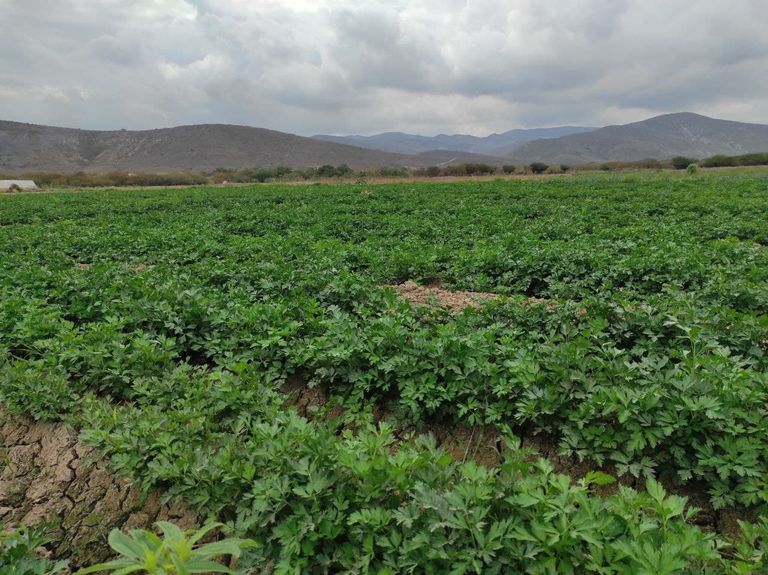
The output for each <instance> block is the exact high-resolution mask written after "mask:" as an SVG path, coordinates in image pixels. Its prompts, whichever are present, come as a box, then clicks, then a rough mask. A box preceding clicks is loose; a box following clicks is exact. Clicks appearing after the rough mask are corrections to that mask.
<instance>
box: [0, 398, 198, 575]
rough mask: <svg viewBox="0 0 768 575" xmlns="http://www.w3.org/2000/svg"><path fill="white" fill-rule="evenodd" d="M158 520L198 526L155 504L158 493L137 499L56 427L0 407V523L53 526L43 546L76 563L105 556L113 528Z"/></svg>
mask: <svg viewBox="0 0 768 575" xmlns="http://www.w3.org/2000/svg"><path fill="white" fill-rule="evenodd" d="M160 520H167V521H172V522H174V523H176V524H177V525H179V526H180V527H182V528H184V529H189V528H192V527H196V526H198V524H199V522H200V518H199V517H198V515H197V514H196V513H194V512H193V511H191V510H190V509H188V508H187V507H186V506H184V505H183V504H180V503H173V504H169V503H161V499H160V495H159V493H157V492H154V493H151V494H150V495H149V496H148V497H143V496H142V494H141V492H140V491H139V489H138V488H136V487H132V486H131V485H129V483H128V482H127V481H126V480H125V479H122V478H118V477H116V475H115V474H114V472H112V471H111V470H110V469H108V468H107V466H106V464H105V463H104V462H98V461H96V457H95V453H94V452H93V449H92V448H90V447H88V446H86V445H84V444H83V443H82V442H81V441H79V440H78V436H77V433H76V432H75V431H74V430H72V429H70V428H68V427H67V426H66V425H64V424H63V423H36V422H34V421H32V420H30V419H28V418H23V417H16V416H12V415H10V414H8V413H7V412H6V411H5V410H4V409H3V408H2V406H0V525H3V527H11V528H12V527H13V526H15V525H18V524H19V523H25V524H27V525H39V524H43V523H48V522H53V523H54V524H55V526H54V528H53V541H52V542H51V543H50V544H49V545H48V546H47V548H48V549H49V551H50V552H51V553H52V555H53V556H55V557H57V558H69V559H70V560H71V562H72V565H73V566H81V565H86V564H93V563H96V562H99V561H103V560H105V559H107V558H108V557H109V556H110V555H111V553H110V550H109V548H108V546H107V535H108V533H109V531H111V530H112V529H113V528H116V527H117V528H121V529H132V528H148V527H150V526H151V525H152V524H153V523H154V522H155V521H160Z"/></svg>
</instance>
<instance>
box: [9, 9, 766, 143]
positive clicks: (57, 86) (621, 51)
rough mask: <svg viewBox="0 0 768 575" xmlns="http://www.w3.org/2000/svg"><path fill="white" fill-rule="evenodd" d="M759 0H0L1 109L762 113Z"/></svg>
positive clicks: (493, 125)
mask: <svg viewBox="0 0 768 575" xmlns="http://www.w3.org/2000/svg"><path fill="white" fill-rule="evenodd" d="M766 21H768V4H766V3H765V2H764V1H762V0H734V1H731V2H725V1H724V0H700V1H699V2H696V3H690V2H684V1H682V0H563V1H561V2H556V3H555V2H545V1H543V0H466V1H464V0H413V1H405V0H357V1H354V0H290V1H288V0H284V1H277V0H133V1H130V2H129V1H127V0H57V2H50V1H48V0H0V27H1V28H2V29H3V51H2V55H1V56H0V110H2V113H0V116H1V117H2V119H13V120H19V121H28V122H36V123H47V124H55V125H66V126H78V127H86V128H99V129H101V128H150V127H161V126H170V125H178V124H187V123H201V122H229V123H242V124H249V125H255V126H264V127H268V128H273V129H279V130H285V131H290V132H294V133H300V134H312V133H316V132H332V133H348V132H355V133H372V132H377V131H384V130H403V131H410V132H421V133H425V134H432V133H438V132H469V133H475V134H485V133H488V132H492V131H502V130H505V129H510V128H513V127H530V126H540V125H557V124H563V123H573V124H589V125H601V124H605V123H617V122H628V121H634V120H639V119H642V118H644V117H647V116H650V115H653V114H657V113H664V112H671V111H680V110H690V111H696V112H701V113H707V114H710V115H714V116H721V117H726V118H730V119H737V120H745V121H756V122H768V98H766V96H765V94H768V34H765V32H764V29H763V28H764V22H766Z"/></svg>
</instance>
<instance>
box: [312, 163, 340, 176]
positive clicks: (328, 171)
mask: <svg viewBox="0 0 768 575" xmlns="http://www.w3.org/2000/svg"><path fill="white" fill-rule="evenodd" d="M315 175H316V176H318V177H319V178H332V177H333V176H335V175H336V168H334V167H333V166H332V165H330V164H325V165H322V166H320V167H319V168H317V171H316V172H315Z"/></svg>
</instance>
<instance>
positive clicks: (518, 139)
mask: <svg viewBox="0 0 768 575" xmlns="http://www.w3.org/2000/svg"><path fill="white" fill-rule="evenodd" d="M595 129H596V128H582V127H577V126H560V127H557V128H532V129H517V130H509V131H508V132H503V133H501V134H491V135H490V136H485V137H478V136H469V135H466V134H453V135H447V134H440V135H438V136H418V135H415V134H406V133H403V132H385V133H382V134H375V135H373V136H331V135H327V134H318V135H316V136H312V137H313V138H315V139H318V140H323V141H326V142H334V143H337V144H348V145H351V146H359V147H361V148H367V149H369V150H381V151H383V152H391V153H397V154H420V153H423V152H431V151H434V150H450V151H456V152H469V153H473V154H484V155H487V156H508V155H509V154H511V153H512V151H514V150H515V149H516V148H517V147H518V146H520V145H521V144H523V143H524V142H530V141H532V140H536V139H540V138H559V137H561V136H566V135H570V134H579V133H582V132H588V131H591V130H595Z"/></svg>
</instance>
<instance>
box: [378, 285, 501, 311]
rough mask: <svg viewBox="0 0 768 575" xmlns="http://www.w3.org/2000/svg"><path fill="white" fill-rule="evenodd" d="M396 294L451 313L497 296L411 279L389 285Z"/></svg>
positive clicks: (415, 303) (415, 302)
mask: <svg viewBox="0 0 768 575" xmlns="http://www.w3.org/2000/svg"><path fill="white" fill-rule="evenodd" d="M391 287H392V289H394V290H395V291H396V292H397V294H398V295H399V296H400V297H401V298H403V299H406V300H408V301H409V302H411V303H412V304H414V305H422V306H427V307H433V308H434V307H446V308H448V309H449V310H450V312H451V313H452V314H454V315H455V314H457V313H460V312H461V311H462V310H463V309H465V308H468V307H479V306H480V304H482V303H483V302H487V301H492V300H495V299H498V298H499V294H495V293H484V292H475V291H453V290H447V289H443V288H442V287H441V286H440V285H439V284H433V285H419V284H417V283H416V282H413V281H407V282H404V283H401V284H397V285H393V286H391Z"/></svg>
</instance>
